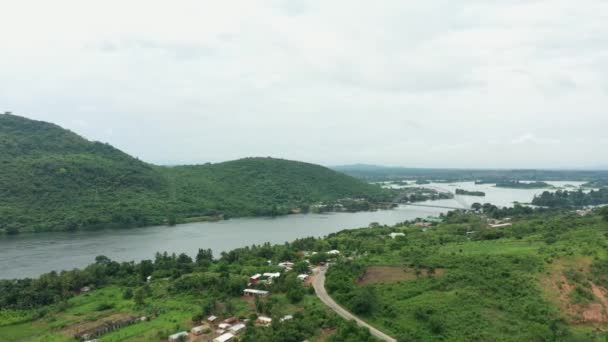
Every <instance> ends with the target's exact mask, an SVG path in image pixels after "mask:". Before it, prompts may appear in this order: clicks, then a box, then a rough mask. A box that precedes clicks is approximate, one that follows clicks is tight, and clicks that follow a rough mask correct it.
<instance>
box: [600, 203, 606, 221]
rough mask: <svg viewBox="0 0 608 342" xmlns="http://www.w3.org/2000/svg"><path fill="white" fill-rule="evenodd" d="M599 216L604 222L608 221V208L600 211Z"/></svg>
mask: <svg viewBox="0 0 608 342" xmlns="http://www.w3.org/2000/svg"><path fill="white" fill-rule="evenodd" d="M600 214H601V215H602V217H604V220H606V221H608V206H607V207H603V208H602V210H601V211H600Z"/></svg>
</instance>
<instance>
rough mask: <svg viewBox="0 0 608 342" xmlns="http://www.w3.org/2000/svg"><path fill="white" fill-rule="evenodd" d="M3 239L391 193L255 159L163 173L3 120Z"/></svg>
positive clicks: (324, 172)
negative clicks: (29, 233) (21, 234)
mask: <svg viewBox="0 0 608 342" xmlns="http://www.w3.org/2000/svg"><path fill="white" fill-rule="evenodd" d="M0 165H1V166H2V167H0V233H2V232H4V233H17V232H23V231H72V230H78V229H95V228H105V227H121V228H124V227H133V226H145V225H157V224H163V223H170V224H172V223H175V222H186V221H193V220H214V219H220V218H226V217H234V216H259V215H282V214H287V213H289V212H291V211H292V210H295V209H305V208H306V207H308V206H309V205H311V204H313V203H317V202H320V201H336V200H338V199H341V198H347V197H352V198H365V199H368V200H369V201H371V202H374V201H380V200H385V199H386V198H387V196H388V194H387V193H386V192H385V191H384V190H382V189H380V188H379V187H377V186H373V185H369V184H367V183H365V182H363V181H360V180H357V179H355V178H352V177H350V176H347V175H344V174H342V173H339V172H336V171H333V170H330V169H328V168H325V167H322V166H319V165H313V164H308V163H303V162H297V161H289V160H282V159H272V158H246V159H240V160H235V161H230V162H224V163H218V164H205V165H189V166H173V167H167V166H156V165H152V164H149V163H145V162H143V161H140V160H138V159H136V158H133V157H131V156H129V155H128V154H126V153H124V152H122V151H120V150H118V149H116V148H114V147H112V146H110V145H109V144H103V143H99V142H92V141H88V140H86V139H84V138H83V137H81V136H79V135H77V134H75V133H73V132H71V131H69V130H66V129H63V128H61V127H59V126H57V125H54V124H52V123H48V122H42V121H35V120H30V119H27V118H24V117H20V116H16V115H12V114H0Z"/></svg>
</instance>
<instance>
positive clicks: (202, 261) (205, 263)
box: [196, 248, 213, 268]
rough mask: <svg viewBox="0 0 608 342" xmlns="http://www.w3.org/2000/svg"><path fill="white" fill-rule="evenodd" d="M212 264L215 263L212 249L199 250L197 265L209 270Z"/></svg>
mask: <svg viewBox="0 0 608 342" xmlns="http://www.w3.org/2000/svg"><path fill="white" fill-rule="evenodd" d="M211 262H213V252H212V251H211V249H202V248H199V250H198V253H197V254H196V264H197V265H198V266H201V267H204V268H207V267H209V265H211Z"/></svg>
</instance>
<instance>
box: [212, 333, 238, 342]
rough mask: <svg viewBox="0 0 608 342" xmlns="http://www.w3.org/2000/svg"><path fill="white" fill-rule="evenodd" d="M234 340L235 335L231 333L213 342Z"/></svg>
mask: <svg viewBox="0 0 608 342" xmlns="http://www.w3.org/2000/svg"><path fill="white" fill-rule="evenodd" d="M233 338H234V335H233V334H231V333H225V334H223V335H220V336H218V337H216V338H214V339H213V342H227V341H230V340H232V339H233Z"/></svg>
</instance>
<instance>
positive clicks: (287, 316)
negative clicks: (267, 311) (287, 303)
mask: <svg viewBox="0 0 608 342" xmlns="http://www.w3.org/2000/svg"><path fill="white" fill-rule="evenodd" d="M292 319H293V316H292V315H285V316H283V318H281V320H280V321H281V322H285V321H291V320H292Z"/></svg>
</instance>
